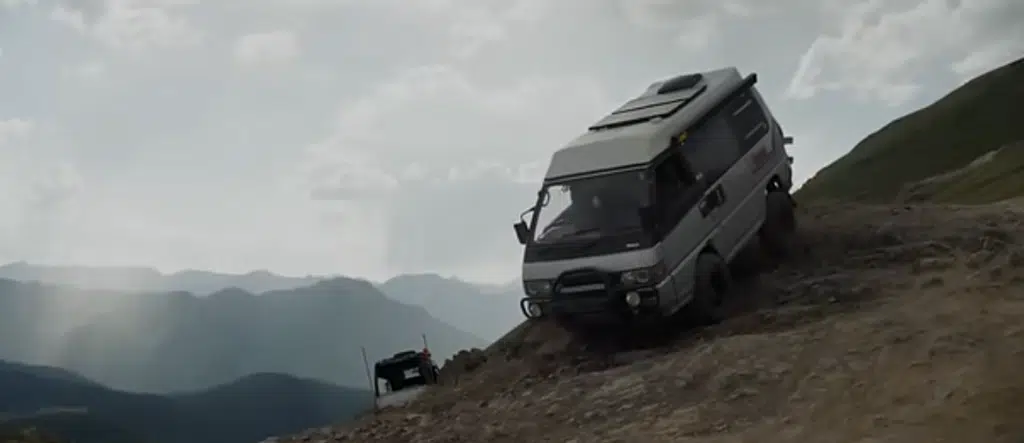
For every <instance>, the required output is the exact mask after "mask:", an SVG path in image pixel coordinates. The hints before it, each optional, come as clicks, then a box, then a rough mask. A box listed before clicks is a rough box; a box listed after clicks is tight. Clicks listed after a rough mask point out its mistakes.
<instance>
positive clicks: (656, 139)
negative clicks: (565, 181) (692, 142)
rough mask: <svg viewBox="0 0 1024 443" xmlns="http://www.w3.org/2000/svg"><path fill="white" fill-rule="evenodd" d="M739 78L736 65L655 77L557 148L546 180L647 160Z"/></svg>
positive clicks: (723, 95) (721, 98) (737, 84)
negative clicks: (631, 98)
mask: <svg viewBox="0 0 1024 443" xmlns="http://www.w3.org/2000/svg"><path fill="white" fill-rule="evenodd" d="M743 82H744V79H743V77H741V76H740V73H739V70H737V69H736V68H735V67H728V68H722V69H717V70H714V71H708V72H701V73H692V74H684V75H681V76H678V77H675V78H672V79H668V80H663V81H659V82H655V83H653V84H651V86H649V87H648V88H647V90H646V91H645V92H644V93H643V94H641V95H640V96H639V97H637V98H635V99H633V100H630V101H629V102H626V103H625V104H624V105H622V106H621V107H619V108H618V109H616V110H615V111H613V112H612V113H611V114H609V115H608V116H606V117H605V118H603V119H601V120H600V121H599V122H597V123H595V124H594V125H592V126H591V127H590V128H589V130H588V131H587V132H586V133H584V134H582V135H580V136H579V137H576V139H575V140H573V141H571V142H569V143H568V144H567V145H566V146H565V147H563V148H561V149H559V150H558V151H555V153H554V154H553V155H552V157H551V163H550V165H549V166H548V170H547V173H546V174H545V175H544V179H545V180H553V179H558V178H560V177H565V176H570V175H575V174H582V173H588V172H594V171H600V170H605V169H611V168H618V167H624V166H631V165H643V164H646V163H650V162H651V161H653V160H654V159H655V158H657V157H658V155H659V154H661V152H662V151H664V150H665V149H666V148H668V146H669V139H670V137H672V136H674V135H676V133H678V132H679V131H680V130H681V129H682V128H685V127H686V126H689V125H691V124H693V123H694V122H695V121H696V120H698V119H700V118H701V117H703V116H704V115H705V114H706V113H707V112H708V111H709V110H711V108H713V107H714V106H715V105H717V104H718V103H719V102H721V101H722V100H724V99H725V98H726V97H727V96H728V95H730V94H731V93H732V92H733V91H734V90H735V89H736V88H737V87H738V86H739V85H740V84H742V83H743Z"/></svg>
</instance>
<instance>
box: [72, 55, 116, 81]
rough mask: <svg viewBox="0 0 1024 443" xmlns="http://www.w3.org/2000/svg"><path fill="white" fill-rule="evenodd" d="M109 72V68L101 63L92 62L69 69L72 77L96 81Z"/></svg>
mask: <svg viewBox="0 0 1024 443" xmlns="http://www.w3.org/2000/svg"><path fill="white" fill-rule="evenodd" d="M106 71H107V66H106V65H105V64H104V63H103V62H100V61H96V60H92V61H87V62H84V63H79V64H77V65H72V66H70V67H69V68H68V73H69V74H70V75H72V76H75V77H79V78H83V79H94V78H98V77H101V76H103V74H104V73H105V72H106Z"/></svg>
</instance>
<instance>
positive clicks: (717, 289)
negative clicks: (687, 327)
mask: <svg viewBox="0 0 1024 443" xmlns="http://www.w3.org/2000/svg"><path fill="white" fill-rule="evenodd" d="M694 280H695V281H694V285H693V299H692V300H690V303H689V304H687V305H686V307H685V308H683V309H684V313H685V315H684V317H685V318H686V319H687V320H689V321H692V322H694V323H696V324H697V325H699V326H707V325H712V324H716V323H718V322H721V321H722V320H723V319H724V318H725V298H726V295H727V294H728V292H729V287H730V285H731V283H732V281H731V276H730V275H729V267H728V266H727V265H726V263H725V260H722V258H721V257H719V256H718V254H715V253H711V252H705V253H702V254H700V256H698V257H697V267H696V271H695V273H694Z"/></svg>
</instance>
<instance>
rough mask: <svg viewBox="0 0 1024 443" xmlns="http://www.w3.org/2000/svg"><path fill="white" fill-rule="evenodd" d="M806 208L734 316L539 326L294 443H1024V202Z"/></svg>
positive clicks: (741, 293)
mask: <svg viewBox="0 0 1024 443" xmlns="http://www.w3.org/2000/svg"><path fill="white" fill-rule="evenodd" d="M801 217H802V218H801V223H802V235H803V241H804V242H805V243H806V244H808V245H813V248H810V249H809V250H808V251H807V253H806V254H804V255H803V256H802V257H799V258H797V259H795V260H793V261H792V262H791V263H788V264H786V265H784V266H781V267H779V268H778V269H775V270H774V271H772V272H769V273H764V274H762V275H761V276H760V277H755V278H754V279H752V280H750V281H748V282H746V283H745V284H744V285H743V286H742V287H740V288H739V289H738V290H737V291H736V297H737V301H736V306H735V311H736V312H735V315H734V316H733V317H732V319H731V320H729V321H727V322H725V323H723V324H721V325H718V326H715V327H712V328H706V329H703V330H695V331H684V332H682V333H681V335H680V336H678V337H676V338H674V339H673V340H672V341H670V342H669V343H667V344H664V345H662V346H661V347H658V348H655V349H648V350H634V351H628V352H607V349H604V348H602V349H587V348H586V347H584V346H582V345H581V344H579V343H576V342H574V341H573V340H571V339H570V338H568V337H566V336H565V335H564V334H562V333H560V332H559V331H558V330H557V329H554V328H552V327H550V326H548V325H538V326H521V327H520V328H518V329H516V330H515V331H513V332H511V333H510V334H509V335H507V336H506V337H504V338H503V339H502V340H501V341H499V342H497V343H496V344H495V345H493V346H492V347H491V348H489V349H488V350H486V351H483V352H481V353H480V355H476V356H475V358H476V359H477V360H478V361H476V363H478V364H479V366H478V367H476V368H475V370H473V371H472V372H468V373H462V374H454V373H453V372H454V371H452V370H451V369H450V368H447V369H446V370H447V371H448V373H447V374H446V376H447V378H448V385H446V386H439V387H436V388H433V389H432V390H431V391H430V392H427V393H425V394H424V396H423V398H422V399H421V400H419V401H417V402H416V403H415V404H413V405H410V406H408V407H405V408H402V409H395V410H389V411H385V412H382V413H379V414H377V415H375V416H374V415H371V416H367V417H364V418H363V419H361V420H359V421H357V422H356V423H353V424H351V425H347V426H342V427H338V428H325V429H319V430H310V431H308V432H307V433H305V434H303V435H299V436H293V437H289V438H286V439H282V441H288V442H291V441H307V442H341V441H353V442H451V443H454V442H467V443H477V442H527V441H529V442H577V443H583V442H708V443H710V442H759V443H764V442H816V443H829V442H947V441H948V442H1020V441H1022V439H1024V421H1022V420H1021V419H1020V417H1024V376H1021V368H1024V322H1022V321H1021V319H1024V269H1022V268H1021V264H1022V263H1024V248H1022V246H1020V240H1021V239H1022V237H1024V232H1022V231H1021V229H1020V226H1021V223H1022V222H1024V203H1020V202H1007V203H1000V204H992V205H987V206H983V207H955V206H854V205H843V206H817V207H808V208H804V209H802V210H801ZM469 357H472V356H467V357H466V358H469ZM484 357H486V361H480V360H483V358H484Z"/></svg>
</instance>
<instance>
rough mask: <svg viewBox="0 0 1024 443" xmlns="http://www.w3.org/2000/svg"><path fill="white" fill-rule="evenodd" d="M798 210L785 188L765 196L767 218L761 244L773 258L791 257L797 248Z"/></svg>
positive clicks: (763, 227)
mask: <svg viewBox="0 0 1024 443" xmlns="http://www.w3.org/2000/svg"><path fill="white" fill-rule="evenodd" d="M796 224H797V223H796V211H795V210H794V208H793V198H792V197H791V196H790V195H789V192H786V191H783V190H775V191H769V192H768V195H767V196H766V198H765V218H764V225H763V226H762V227H761V244H762V245H763V246H764V250H765V252H766V253H767V254H768V256H769V257H771V258H773V259H785V258H789V257H790V256H791V255H792V254H793V251H794V249H795V241H794V238H795V236H796Z"/></svg>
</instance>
